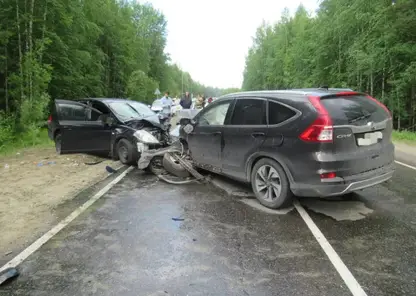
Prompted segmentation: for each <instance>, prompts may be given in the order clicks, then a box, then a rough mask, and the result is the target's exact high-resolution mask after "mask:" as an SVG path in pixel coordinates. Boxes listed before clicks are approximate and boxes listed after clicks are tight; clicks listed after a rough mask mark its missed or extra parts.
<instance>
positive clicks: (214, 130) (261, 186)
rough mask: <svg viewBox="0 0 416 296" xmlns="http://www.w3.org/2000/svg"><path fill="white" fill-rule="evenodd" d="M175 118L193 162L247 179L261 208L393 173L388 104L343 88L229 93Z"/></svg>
mask: <svg viewBox="0 0 416 296" xmlns="http://www.w3.org/2000/svg"><path fill="white" fill-rule="evenodd" d="M181 124H182V128H181V137H182V139H183V140H185V141H186V142H187V144H188V147H189V150H190V152H191V154H192V158H193V160H194V161H195V163H196V165H197V166H198V167H200V168H203V169H207V170H210V171H212V172H216V173H219V174H222V175H226V176H229V177H232V178H234V179H236V180H240V181H244V182H250V183H251V184H252V187H253V191H254V193H255V195H256V197H257V199H258V200H259V201H260V203H262V204H263V205H265V206H266V207H269V208H279V207H282V206H284V205H286V204H287V203H288V202H289V201H290V199H291V197H292V195H293V194H294V195H297V196H318V197H326V196H337V195H344V194H346V193H350V192H353V191H356V190H359V189H363V188H366V187H369V186H373V185H376V184H379V183H381V182H384V181H386V180H388V179H390V178H391V177H392V175H393V172H394V145H393V144H392V141H391V133H392V119H391V115H390V112H389V110H388V109H387V108H386V107H385V106H384V105H383V104H382V103H380V102H379V101H377V100H376V99H374V98H372V97H370V96H368V95H366V94H363V93H358V92H354V91H352V90H349V89H348V90H346V89H320V88H317V89H300V90H285V91H255V92H242V93H235V94H229V95H226V96H223V97H221V98H219V99H218V100H217V101H215V102H213V103H212V104H210V105H208V107H206V108H205V109H203V110H202V111H201V112H200V113H198V114H197V115H196V116H195V118H193V119H192V120H189V119H188V120H186V119H184V120H181Z"/></svg>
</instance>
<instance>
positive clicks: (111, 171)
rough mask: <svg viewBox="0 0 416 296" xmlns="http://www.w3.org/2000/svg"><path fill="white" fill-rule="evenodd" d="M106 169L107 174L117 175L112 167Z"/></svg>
mask: <svg viewBox="0 0 416 296" xmlns="http://www.w3.org/2000/svg"><path fill="white" fill-rule="evenodd" d="M105 169H106V171H107V172H109V173H110V174H112V173H115V172H117V171H116V170H115V169H113V168H112V167H110V166H108V165H107V166H105Z"/></svg>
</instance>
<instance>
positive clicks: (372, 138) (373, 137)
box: [357, 132, 383, 146]
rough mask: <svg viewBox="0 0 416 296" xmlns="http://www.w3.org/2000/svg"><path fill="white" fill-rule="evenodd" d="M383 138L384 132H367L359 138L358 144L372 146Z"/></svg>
mask: <svg viewBox="0 0 416 296" xmlns="http://www.w3.org/2000/svg"><path fill="white" fill-rule="evenodd" d="M381 139H383V133H382V132H374V133H366V134H364V135H363V137H360V138H357V144H358V146H370V145H374V144H377V143H378V142H379V141H380V140H381Z"/></svg>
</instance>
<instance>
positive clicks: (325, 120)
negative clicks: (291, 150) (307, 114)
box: [299, 96, 333, 143]
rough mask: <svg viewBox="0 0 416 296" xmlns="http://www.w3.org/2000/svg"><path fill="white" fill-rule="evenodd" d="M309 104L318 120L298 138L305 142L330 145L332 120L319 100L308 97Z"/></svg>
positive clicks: (315, 97) (318, 98)
mask: <svg viewBox="0 0 416 296" xmlns="http://www.w3.org/2000/svg"><path fill="white" fill-rule="evenodd" d="M308 99H309V101H310V102H311V104H312V105H313V106H314V107H315V109H316V111H318V118H316V119H315V121H314V122H312V124H311V125H310V126H308V127H307V128H306V129H305V131H304V132H303V133H302V134H301V135H300V136H299V138H300V139H301V140H303V141H305V142H314V143H330V142H332V139H333V127H332V119H331V117H330V116H329V114H328V111H327V110H326V109H325V107H324V106H323V105H322V104H321V99H320V97H318V96H309V97H308Z"/></svg>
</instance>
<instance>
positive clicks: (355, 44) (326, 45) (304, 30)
mask: <svg viewBox="0 0 416 296" xmlns="http://www.w3.org/2000/svg"><path fill="white" fill-rule="evenodd" d="M323 84H326V85H329V86H330V87H349V88H353V89H355V90H359V91H364V92H367V93H369V94H371V95H373V96H374V97H376V98H378V99H379V100H381V101H382V102H384V103H385V104H386V105H387V106H388V108H389V109H390V110H391V111H392V113H393V117H394V123H395V127H396V128H397V129H403V128H407V129H409V130H412V131H414V130H415V129H416V1H414V0H397V1H396V5H392V1H391V0H378V1H368V0H324V1H322V2H321V4H320V7H319V10H318V11H317V14H316V16H314V17H311V16H310V15H308V13H307V11H306V10H305V9H304V8H303V7H302V6H301V7H299V8H298V10H297V12H296V13H295V15H294V16H293V17H290V16H289V14H288V12H287V11H285V12H284V13H283V16H282V18H281V19H280V21H279V22H278V23H276V24H274V25H268V24H263V25H262V26H260V27H259V28H258V30H257V33H256V36H255V38H254V43H253V46H252V47H251V48H250V50H249V53H248V57H247V59H246V67H245V72H244V82H243V88H244V89H245V90H254V89H286V88H301V87H318V86H321V85H323Z"/></svg>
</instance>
